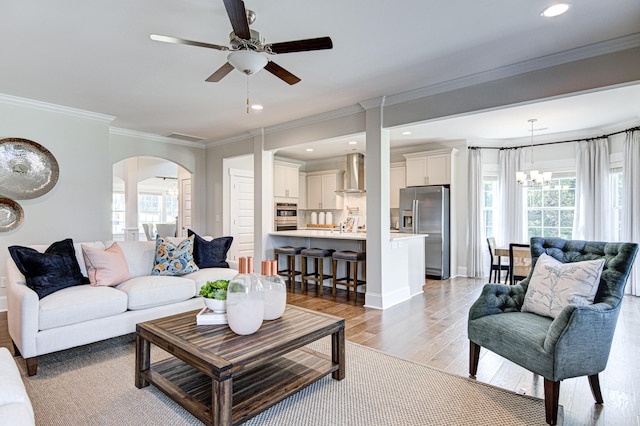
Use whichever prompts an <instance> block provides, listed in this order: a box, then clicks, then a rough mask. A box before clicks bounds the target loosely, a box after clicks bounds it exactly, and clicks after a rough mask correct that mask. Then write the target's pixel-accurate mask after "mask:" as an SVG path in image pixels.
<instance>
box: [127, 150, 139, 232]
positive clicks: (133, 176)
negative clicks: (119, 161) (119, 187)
mask: <svg viewBox="0 0 640 426" xmlns="http://www.w3.org/2000/svg"><path fill="white" fill-rule="evenodd" d="M125 161H126V163H125V168H124V169H125V176H124V199H125V219H124V222H125V229H124V239H125V241H137V240H138V158H137V157H133V158H129V159H127V160H125Z"/></svg>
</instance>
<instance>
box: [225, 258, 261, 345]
mask: <svg viewBox="0 0 640 426" xmlns="http://www.w3.org/2000/svg"><path fill="white" fill-rule="evenodd" d="M238 264H239V265H238V266H239V267H238V270H239V274H238V275H236V276H235V277H233V278H232V279H231V280H229V286H228V288H227V322H228V323H229V328H231V331H233V332H234V333H236V334H240V335H247V334H253V333H255V332H256V331H258V329H259V328H260V326H261V325H262V320H263V319H264V306H265V305H264V289H263V286H262V282H261V280H260V278H259V277H258V276H257V275H256V274H254V273H253V258H252V257H241V258H240V259H238Z"/></svg>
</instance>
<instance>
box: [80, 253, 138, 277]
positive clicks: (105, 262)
mask: <svg viewBox="0 0 640 426" xmlns="http://www.w3.org/2000/svg"><path fill="white" fill-rule="evenodd" d="M82 254H83V255H84V263H85V264H86V265H87V275H88V276H89V281H90V282H91V285H94V286H114V285H118V284H120V283H121V282H124V281H126V280H128V279H129V278H130V275H129V266H128V265H127V261H126V259H125V258H124V253H123V252H122V248H120V246H119V245H118V243H113V245H112V246H111V247H109V248H108V249H106V250H104V251H103V250H100V249H98V248H94V247H89V246H87V245H84V244H82Z"/></svg>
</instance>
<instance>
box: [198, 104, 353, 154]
mask: <svg viewBox="0 0 640 426" xmlns="http://www.w3.org/2000/svg"><path fill="white" fill-rule="evenodd" d="M362 111H364V110H363V108H362V107H361V106H360V105H351V106H348V107H344V108H340V109H336V110H332V111H327V112H323V113H320V114H316V115H310V116H308V117H303V118H299V119H297V120H292V121H287V122H285V123H280V124H275V125H273V126H269V127H264V128H258V129H253V130H249V131H247V132H245V133H241V134H239V135H236V136H232V137H230V138H225V139H219V140H215V141H212V142H209V143H207V145H206V147H207V148H212V147H217V146H221V145H226V144H230V143H234V142H240V141H245V140H247V139H252V138H254V137H255V136H259V135H262V134H264V135H265V136H266V135H268V134H270V133H278V132H282V131H285V130H290V129H296V128H298V127H304V126H308V125H311V124H316V123H322V122H323V121H328V120H332V119H335V118H341V117H347V116H349V115H353V114H358V113H361V112H362Z"/></svg>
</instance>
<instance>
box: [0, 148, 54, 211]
mask: <svg viewBox="0 0 640 426" xmlns="http://www.w3.org/2000/svg"><path fill="white" fill-rule="evenodd" d="M58 173H59V169H58V162H57V161H56V159H55V157H54V156H53V154H51V152H49V150H48V149H46V148H45V147H43V146H42V145H40V144H38V143H36V142H33V141H30V140H28V139H19V138H7V139H0V196H3V197H7V198H13V199H14V200H29V199H31V198H36V197H40V196H41V195H44V194H46V193H47V192H49V191H50V190H51V188H53V187H54V186H55V185H56V182H58Z"/></svg>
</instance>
